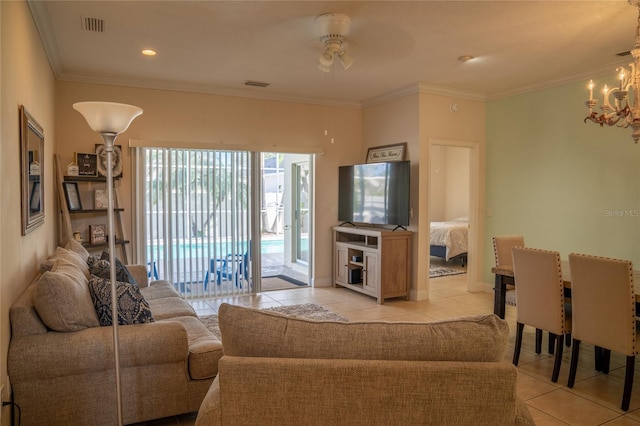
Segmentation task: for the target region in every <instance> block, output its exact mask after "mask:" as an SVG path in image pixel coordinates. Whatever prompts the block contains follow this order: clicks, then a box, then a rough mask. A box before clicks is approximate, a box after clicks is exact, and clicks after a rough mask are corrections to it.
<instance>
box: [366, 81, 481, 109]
mask: <svg viewBox="0 0 640 426" xmlns="http://www.w3.org/2000/svg"><path fill="white" fill-rule="evenodd" d="M419 93H426V94H431V95H440V96H449V97H452V98H457V99H468V100H471V101H478V102H484V101H486V96H485V95H484V94H483V93H479V92H473V91H468V90H459V89H453V88H451V87H446V86H439V85H437V84H430V83H425V82H418V83H414V84H410V85H409V86H405V87H401V88H400V89H397V90H394V91H391V92H387V93H385V94H382V95H380V96H375V97H373V98H369V99H367V100H366V101H364V102H362V108H369V107H372V106H376V105H379V104H383V103H385V102H389V101H392V100H394V99H399V98H402V97H405V96H409V95H415V94H419Z"/></svg>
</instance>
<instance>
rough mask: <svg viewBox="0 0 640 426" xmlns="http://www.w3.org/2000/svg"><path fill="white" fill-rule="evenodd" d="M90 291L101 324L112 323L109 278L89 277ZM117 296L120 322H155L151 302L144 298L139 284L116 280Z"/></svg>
mask: <svg viewBox="0 0 640 426" xmlns="http://www.w3.org/2000/svg"><path fill="white" fill-rule="evenodd" d="M89 291H90V293H91V300H93V306H94V307H95V309H96V313H97V314H98V321H99V322H100V325H101V326H109V325H111V324H112V316H111V309H112V308H111V281H110V280H109V279H108V278H107V279H105V278H100V277H97V276H95V275H92V276H91V278H90V279H89ZM116 297H117V299H118V324H120V325H128V324H143V323H147V322H155V320H154V319H153V314H152V313H151V309H150V308H149V303H148V302H147V301H146V300H145V299H144V296H142V293H141V292H140V288H138V286H137V285H135V284H131V283H125V282H121V281H116Z"/></svg>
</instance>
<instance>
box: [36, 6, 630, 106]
mask: <svg viewBox="0 0 640 426" xmlns="http://www.w3.org/2000/svg"><path fill="white" fill-rule="evenodd" d="M29 6H30V8H31V11H32V13H33V15H34V20H35V22H36V25H37V26H38V29H39V31H40V34H41V37H42V39H43V41H44V45H45V49H46V50H47V54H48V56H49V59H50V62H51V64H52V68H53V70H54V73H55V75H56V77H57V78H58V79H61V80H70V81H80V82H92V83H106V84H122V85H132V86H136V87H150V88H166V89H175V90H188V91H196V92H205V93H221V94H231V95H239V96H249V97H259V98H272V99H284V100H298V101H305V102H320V103H326V102H332V103H335V104H342V105H353V106H362V105H367V104H370V103H372V102H375V101H376V100H377V99H380V98H382V97H385V96H388V95H390V94H393V93H401V92H402V91H403V90H405V89H406V88H409V87H416V86H417V84H418V83H422V84H425V85H427V86H428V87H435V88H442V90H444V91H447V90H452V91H453V92H455V93H457V92H459V91H461V92H464V93H465V94H466V95H467V96H470V97H476V98H478V99H495V98H499V97H504V96H508V95H513V94H517V93H523V92H527V91H531V90H535V89H539V88H543V87H548V86H552V85H557V84H561V83H568V82H573V81H580V80H584V81H585V87H586V82H587V81H588V79H589V78H592V77H598V76H602V75H603V74H612V75H613V73H614V72H615V66H616V65H618V64H621V63H622V64H623V63H628V62H631V57H630V56H627V57H625V58H622V59H621V58H620V57H618V56H616V53H619V52H623V51H627V50H630V49H632V48H633V44H634V35H635V29H636V24H637V16H638V13H637V8H636V7H635V6H632V5H630V4H629V3H628V2H627V1H626V0H609V1H482V0H476V1H407V2H404V1H334V2H328V1H268V0H267V1H34V0H30V1H29ZM328 12H335V13H344V14H347V15H348V16H350V17H351V19H352V24H351V33H350V39H352V42H351V46H350V49H349V51H350V53H351V54H352V55H353V57H354V59H355V62H354V64H353V66H352V67H351V68H350V69H349V70H347V71H345V70H343V69H342V67H341V66H340V64H339V63H338V62H337V61H336V64H335V65H334V67H333V72H332V73H328V74H327V73H323V72H321V71H319V70H318V69H317V68H316V65H317V63H318V61H317V57H318V55H319V54H320V51H321V48H320V45H319V42H318V41H317V34H316V30H315V27H314V18H315V17H316V16H317V15H320V14H323V13H328ZM84 17H90V18H100V19H103V20H104V22H105V27H104V29H105V31H104V32H103V33H96V32H89V31H86V30H84V29H83V25H82V21H83V18H84ZM144 48H152V49H155V50H157V51H158V54H157V56H155V57H152V58H149V57H144V56H143V55H141V54H140V51H141V50H142V49H144ZM461 55H473V56H475V57H476V58H477V59H475V60H473V61H469V62H466V63H462V62H460V61H458V60H457V58H458V57H459V56H461ZM246 80H255V81H262V82H267V83H270V86H269V87H267V88H255V87H246V86H244V82H245V81H246ZM585 90H586V89H585Z"/></svg>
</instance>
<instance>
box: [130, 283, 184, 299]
mask: <svg viewBox="0 0 640 426" xmlns="http://www.w3.org/2000/svg"><path fill="white" fill-rule="evenodd" d="M140 291H141V292H142V295H143V296H144V298H145V299H147V300H155V299H163V298H165V297H179V298H181V297H182V296H180V293H178V290H176V288H175V287H174V286H173V284H171V283H170V282H169V281H164V280H161V281H153V283H152V284H151V285H149V286H147V287H141V288H140Z"/></svg>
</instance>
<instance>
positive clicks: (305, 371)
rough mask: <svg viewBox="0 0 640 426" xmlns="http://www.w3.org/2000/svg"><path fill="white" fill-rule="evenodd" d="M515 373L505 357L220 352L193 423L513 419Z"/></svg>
mask: <svg viewBox="0 0 640 426" xmlns="http://www.w3.org/2000/svg"><path fill="white" fill-rule="evenodd" d="M516 376H517V370H516V368H515V367H514V366H513V365H511V364H508V363H503V362H450V361H382V360H335V359H331V360H327V359H293V358H243V357H230V356H223V357H222V359H221V360H220V361H219V363H218V381H219V391H218V390H211V391H210V392H209V394H208V395H207V397H206V398H205V400H204V401H203V404H202V406H201V408H200V413H201V414H199V415H198V419H197V421H196V425H205V424H233V423H234V422H235V421H238V420H239V419H242V422H244V423H246V424H265V425H268V424H274V425H275V424H295V423H296V422H298V423H299V421H300V419H318V418H321V419H322V420H323V423H325V424H345V423H349V422H350V421H354V422H356V423H357V424H402V425H418V424H420V425H424V424H434V425H440V424H456V425H478V424H492V425H506V424H510V425H513V424H514V423H516V421H517V420H516V419H517V411H518V409H517V406H518V404H517V400H516ZM214 385H215V383H214ZM305 395H306V396H308V398H309V399H308V400H301V399H300V398H301V396H302V397H304V396H305ZM303 399H304V398H303ZM216 401H219V405H220V407H215V404H216ZM528 414H529V413H528V412H527V413H525V416H524V417H525V420H526V419H530V416H529V417H527V415H528ZM209 417H211V418H209ZM522 424H533V423H532V421H531V423H527V421H525V422H524V423H522Z"/></svg>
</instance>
